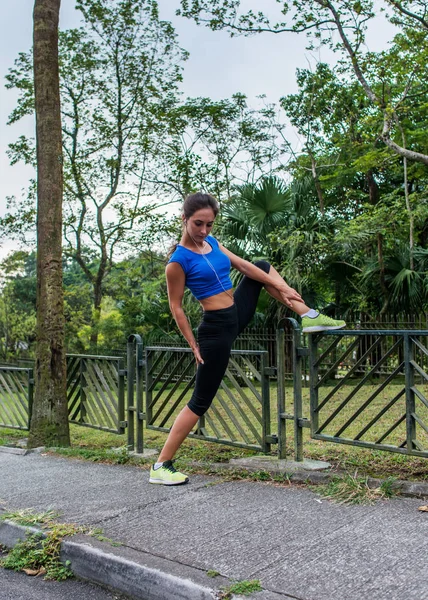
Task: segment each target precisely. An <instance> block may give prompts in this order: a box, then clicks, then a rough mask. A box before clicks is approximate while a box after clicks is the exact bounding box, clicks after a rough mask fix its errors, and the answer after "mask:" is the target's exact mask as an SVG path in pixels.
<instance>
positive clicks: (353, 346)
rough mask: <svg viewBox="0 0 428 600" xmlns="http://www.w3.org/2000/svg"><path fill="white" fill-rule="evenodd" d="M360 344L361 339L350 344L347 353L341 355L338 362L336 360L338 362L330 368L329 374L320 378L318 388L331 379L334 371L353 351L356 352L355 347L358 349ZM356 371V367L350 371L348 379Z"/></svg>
mask: <svg viewBox="0 0 428 600" xmlns="http://www.w3.org/2000/svg"><path fill="white" fill-rule="evenodd" d="M339 339H340V338H339ZM358 344H359V339H358V338H355V340H354V341H353V342H352V344H350V345H349V346H348V347H347V349H346V351H345V352H344V353H343V354H341V355H340V356H339V358H338V359H337V360H336V361H335V362H334V363H333V364H332V366H331V367H330V368H329V369H328V370H327V372H326V373H324V375H323V376H322V377H321V378H320V380H319V381H318V383H317V386H321V385H322V384H323V383H324V381H327V380H328V379H329V377H330V375H331V374H332V373H334V371H335V370H336V368H337V367H338V366H339V364H340V363H341V362H342V361H343V359H344V358H346V357H347V356H348V354H350V353H351V352H352V350H354V348H355V347H356V346H357V345H358ZM324 354H325V353H324ZM317 362H318V361H317ZM315 366H318V365H315ZM354 370H355V366H354V367H352V368H351V369H350V370H349V372H348V373H347V378H349V377H350V376H351V375H352V373H353V371H354Z"/></svg>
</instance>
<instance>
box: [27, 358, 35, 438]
mask: <svg viewBox="0 0 428 600" xmlns="http://www.w3.org/2000/svg"><path fill="white" fill-rule="evenodd" d="M27 377H28V379H27V382H28V383H27V390H28V429H30V425H31V417H32V414H33V399H34V371H33V369H28V371H27Z"/></svg>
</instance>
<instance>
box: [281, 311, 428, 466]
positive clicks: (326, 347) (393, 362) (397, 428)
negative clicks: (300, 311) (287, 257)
mask: <svg viewBox="0 0 428 600" xmlns="http://www.w3.org/2000/svg"><path fill="white" fill-rule="evenodd" d="M290 321H293V320H291V319H290ZM292 325H293V326H294V328H295V329H294V336H295V344H294V359H295V385H294V401H295V414H294V416H293V418H294V423H295V448H296V459H297V460H302V459H303V442H302V433H303V428H304V427H308V426H309V427H310V430H311V437H312V438H313V439H318V440H325V441H329V442H338V443H342V444H350V445H353V446H360V447H365V448H373V449H378V450H387V451H390V452H399V453H402V454H408V455H413V456H422V457H428V331H426V330H423V331H417V330H407V331H400V330H393V331H388V330H370V331H367V330H366V331H359V330H356V331H352V330H338V331H327V332H323V333H322V334H312V335H310V336H308V347H307V348H305V347H302V345H301V343H300V331H298V329H297V327H298V326H297V323H296V322H294V323H292ZM305 357H308V360H309V394H310V397H309V407H308V408H309V415H310V418H309V419H305V418H304V417H303V401H302V385H301V382H302V368H301V366H302V361H303V359H304V358H305ZM284 417H285V418H288V417H289V416H288V415H284Z"/></svg>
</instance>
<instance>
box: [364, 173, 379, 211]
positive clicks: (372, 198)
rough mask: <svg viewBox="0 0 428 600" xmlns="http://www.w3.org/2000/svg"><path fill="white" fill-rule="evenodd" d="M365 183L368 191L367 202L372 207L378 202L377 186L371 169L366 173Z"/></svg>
mask: <svg viewBox="0 0 428 600" xmlns="http://www.w3.org/2000/svg"><path fill="white" fill-rule="evenodd" d="M366 182H367V187H368V190H369V202H370V204H372V205H373V206H374V205H375V204H377V202H378V200H379V186H378V184H377V183H376V180H375V178H374V176H373V169H369V170H368V171H367V173H366Z"/></svg>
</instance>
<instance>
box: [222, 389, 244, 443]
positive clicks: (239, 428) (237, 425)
mask: <svg viewBox="0 0 428 600" xmlns="http://www.w3.org/2000/svg"><path fill="white" fill-rule="evenodd" d="M222 392H224V393H225V394H226V396H227V397H228V398H229V400H230V402H231V403H232V405H233V406H235V398H234V396H233V394H232V393H231V392H230V390H229V388H228V387H227V386H226V385H225V384H224V382H222V383H221V384H220V388H219V389H218V391H217V394H216V397H217V398H218V400H219V402H220V403H221V406H222V407H223V409H224V410H225V411H226V413H227V415H228V417H229V419H230V420H231V421H232V423H233V424H234V426H235V428H236V430H237V431H238V432H239V434H240V435H241V437H242V439H243V440H244V442H245V443H246V444H248V443H249V437H248V436H247V433H246V432H245V430H244V429H243V428H242V425H241V423H240V422H239V421H238V419H237V418H236V415H235V414H234V412H232V410H231V409H230V406H229V405H228V403H227V402H225V400H224V398H223V396H222ZM235 408H236V406H235ZM232 439H233V438H232Z"/></svg>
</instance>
